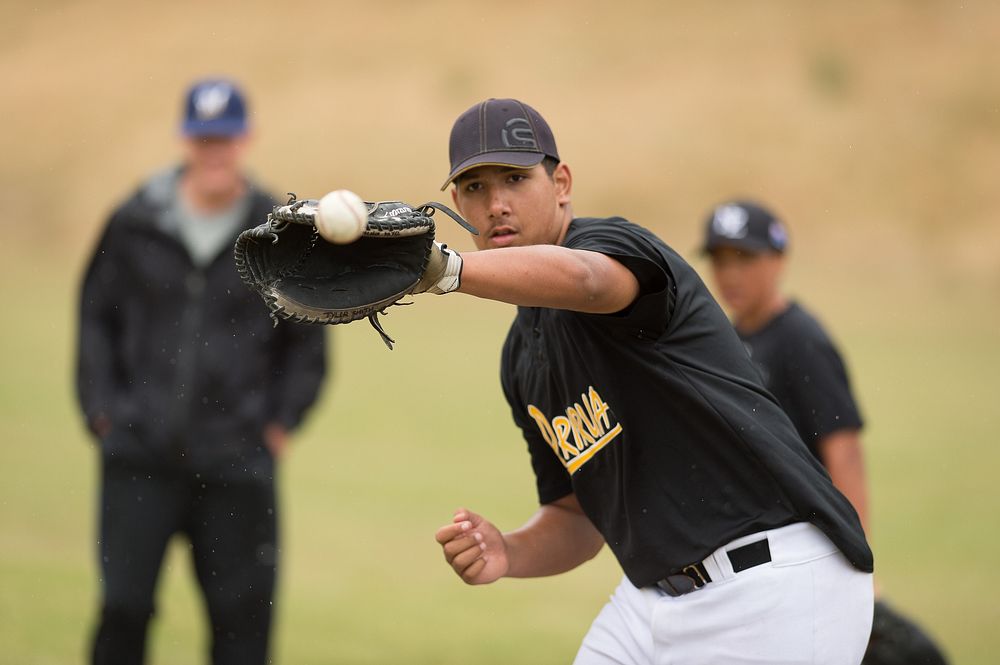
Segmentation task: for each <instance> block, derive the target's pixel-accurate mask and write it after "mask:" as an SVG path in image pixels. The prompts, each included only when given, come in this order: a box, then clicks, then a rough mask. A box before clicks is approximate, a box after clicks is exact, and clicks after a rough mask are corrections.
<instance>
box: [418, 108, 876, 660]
mask: <svg viewBox="0 0 1000 665" xmlns="http://www.w3.org/2000/svg"><path fill="white" fill-rule="evenodd" d="M450 157H451V171H450V173H449V174H448V178H447V180H446V183H445V187H447V186H448V185H449V184H453V185H454V188H453V190H452V197H453V200H454V202H455V205H456V207H457V208H458V210H459V211H460V212H461V213H462V214H463V215H464V216H465V217H466V218H467V219H468V221H469V222H471V223H472V225H473V226H475V227H476V228H477V229H478V231H479V235H478V236H474V242H475V244H476V246H477V248H478V249H479V250H480V251H476V252H469V253H466V254H464V255H459V254H458V253H456V252H454V251H453V250H450V249H447V248H441V247H439V251H440V252H441V254H442V256H443V257H444V260H436V261H433V262H432V265H431V268H430V269H429V270H428V274H427V275H426V276H425V278H424V280H423V282H424V283H422V284H421V285H420V289H419V290H429V291H430V292H432V293H443V292H449V291H453V290H454V291H458V292H461V293H466V294H469V295H472V296H476V297H480V298H488V299H491V300H498V301H502V302H507V303H511V304H514V305H517V306H518V310H517V316H516V318H515V320H514V322H513V324H512V326H511V329H510V331H509V333H508V336H507V340H506V342H505V344H504V347H503V352H502V359H501V379H502V385H503V389H504V393H505V395H506V397H507V400H508V402H509V405H510V408H511V410H512V414H513V417H514V420H515V422H516V423H517V424H518V426H519V427H520V429H521V431H522V433H523V436H524V439H525V441H526V442H527V447H528V452H529V455H530V458H531V463H532V467H533V470H534V473H535V477H536V486H537V491H538V498H539V503H540V506H539V508H538V510H537V512H535V514H534V515H533V516H531V517H530V519H528V520H527V521H526V522H525V523H524V524H523V525H522V526H520V527H519V528H516V529H513V530H509V531H501V530H500V529H499V528H498V527H497V526H496V525H494V524H493V523H491V522H490V521H489V520H488V519H486V518H485V517H483V516H482V515H480V514H478V513H476V512H473V511H472V510H468V509H464V508H463V509H459V510H458V511H457V512H456V513H455V515H454V517H453V519H452V521H451V522H449V523H448V524H446V525H444V526H442V527H441V528H440V529H438V530H437V532H436V540H437V542H438V543H439V544H440V546H441V547H442V550H443V553H444V556H445V559H446V561H447V562H448V564H449V565H450V566H451V567H452V568H453V569H454V571H455V572H456V573H457V574H458V575H459V576H460V577H461V578H462V579H463V580H464V581H465V582H466V583H468V584H487V583H491V582H494V581H496V580H498V579H500V578H503V577H541V576H548V575H555V574H558V573H561V572H564V571H567V570H570V569H572V568H574V567H576V566H578V565H580V564H581V563H583V562H585V561H587V560H588V559H590V558H592V557H593V556H594V555H595V554H597V552H598V551H599V550H600V549H601V547H602V546H603V545H604V544H605V543H607V545H608V547H610V548H611V550H612V552H613V553H614V554H615V556H616V558H617V559H618V561H619V563H620V564H621V566H622V568H623V570H624V577H623V579H622V581H621V583H620V585H619V586H618V588H617V589H616V590H615V592H614V594H613V595H612V596H611V599H610V601H609V602H608V603H607V605H606V606H605V607H604V608H603V609H602V610H601V612H600V613H599V615H598V616H597V618H596V619H595V620H594V622H593V624H592V626H591V627H590V630H589V631H588V632H587V634H586V636H585V637H584V639H583V643H582V645H581V646H580V649H579V652H578V654H577V657H576V662H577V663H579V664H594V663H673V664H688V663H690V664H694V663H698V664H704V663H768V664H774V663H859V662H860V661H861V657H862V654H863V652H864V649H865V644H866V642H867V639H868V634H869V630H870V627H871V618H872V580H871V572H872V555H871V551H870V549H869V548H868V545H867V543H866V541H865V537H864V532H863V530H862V527H861V523H860V521H859V519H858V516H857V513H856V512H855V511H854V509H853V508H852V507H851V504H850V502H849V501H848V500H847V499H846V498H845V497H844V496H843V495H842V494H841V493H840V492H838V491H837V490H836V488H834V486H833V484H832V483H831V482H830V481H829V478H828V476H827V475H826V473H825V472H824V471H823V469H822V466H821V465H820V464H819V462H818V461H817V460H816V458H815V457H814V456H813V455H812V454H811V453H810V452H809V451H808V449H807V448H806V446H805V445H804V444H803V442H802V441H801V439H800V438H799V436H798V434H797V433H796V431H795V428H794V426H793V425H792V423H791V422H790V420H789V419H788V417H787V416H786V415H785V413H784V412H783V411H782V410H781V408H780V407H779V406H778V404H777V403H776V402H775V401H774V399H773V398H772V397H771V396H770V394H769V393H768V392H767V391H766V390H765V389H764V388H763V386H762V385H761V383H760V380H759V378H758V375H757V372H756V370H755V369H754V367H753V365H752V363H751V361H750V359H749V357H748V356H747V354H746V352H745V351H744V349H743V347H742V344H741V342H740V340H739V338H738V337H737V336H736V334H735V332H734V331H733V328H732V326H731V325H730V324H729V322H728V320H727V319H726V317H725V315H724V314H723V312H722V310H721V309H720V308H719V307H718V305H717V304H716V302H715V301H714V300H713V298H712V297H711V295H710V294H709V293H708V290H707V289H706V287H705V286H704V284H703V283H702V282H701V280H700V279H699V278H698V276H697V275H696V273H695V272H694V270H693V269H692V268H691V267H690V266H689V265H688V264H687V263H685V262H684V260H683V259H681V257H680V256H679V255H678V254H677V253H676V252H674V251H673V250H672V249H671V248H670V247H668V246H667V245H666V244H665V243H664V242H663V241H662V240H660V239H659V238H658V237H657V236H655V235H654V234H652V233H651V232H649V231H648V230H646V229H644V228H642V227H640V226H638V225H636V224H633V223H631V222H629V221H626V220H625V219H622V218H620V217H612V218H606V219H600V218H580V217H574V215H573V211H572V206H571V194H572V175H571V171H570V169H569V167H568V166H567V165H566V164H565V163H563V162H562V161H561V160H560V158H559V154H558V151H557V149H556V142H555V139H554V137H553V134H552V131H551V129H550V128H549V125H548V124H547V123H546V122H545V120H544V119H543V118H542V117H541V116H540V115H539V114H538V113H537V112H536V111H535V110H534V109H532V108H531V107H530V106H528V105H527V104H524V103H522V102H519V101H517V100H513V99H489V100H486V101H484V102H482V103H479V104H476V105H475V106H473V107H472V108H470V109H469V110H468V111H466V112H465V113H463V114H462V115H461V116H460V117H459V118H458V119H457V120H456V122H455V124H454V126H453V128H452V132H451V141H450Z"/></svg>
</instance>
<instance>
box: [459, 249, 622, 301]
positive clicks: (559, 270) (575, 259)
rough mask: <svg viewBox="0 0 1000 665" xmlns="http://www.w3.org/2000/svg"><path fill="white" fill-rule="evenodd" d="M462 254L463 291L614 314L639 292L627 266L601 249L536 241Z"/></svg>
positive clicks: (476, 294)
mask: <svg viewBox="0 0 1000 665" xmlns="http://www.w3.org/2000/svg"><path fill="white" fill-rule="evenodd" d="M462 258H463V261H464V264H463V266H462V282H461V286H460V288H459V291H460V292H462V293H467V294H469V295H473V296H477V297H479V298H486V299H489V300H498V301H500V302H506V303H510V304H512V305H519V306H522V307H550V308H553V309H568V310H573V311H577V312H589V313H595V314H609V313H612V312H618V311H621V310H622V309H625V308H626V307H628V306H629V305H630V304H631V303H632V301H634V300H635V298H636V297H637V296H638V293H639V284H638V281H637V280H636V279H635V276H634V275H633V274H632V273H631V272H630V271H629V270H628V268H626V267H625V266H623V265H622V264H620V263H618V262H617V261H615V260H614V259H611V258H609V257H607V256H605V255H603V254H599V253H597V252H589V251H583V250H573V249H568V248H566V247H559V246H555V245H536V246H531V247H508V248H504V249H488V250H481V251H478V252H467V253H465V254H463V255H462Z"/></svg>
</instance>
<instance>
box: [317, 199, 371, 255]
mask: <svg viewBox="0 0 1000 665" xmlns="http://www.w3.org/2000/svg"><path fill="white" fill-rule="evenodd" d="M367 224H368V206H367V205H365V202H364V201H362V200H361V197H360V196H358V195H357V194H355V193H354V192H352V191H350V190H347V189H338V190H336V191H333V192H330V193H329V194H326V195H325V196H324V197H323V198H321V199H320V200H319V206H317V209H316V229H317V230H318V231H319V234H320V235H321V236H323V238H325V239H326V240H328V241H330V242H332V243H334V244H337V245H346V244H348V243H351V242H354V241H355V240H357V239H358V238H360V237H361V234H362V233H363V232H364V230H365V226H366V225H367Z"/></svg>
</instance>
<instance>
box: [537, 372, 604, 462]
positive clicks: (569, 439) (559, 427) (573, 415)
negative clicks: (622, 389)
mask: <svg viewBox="0 0 1000 665" xmlns="http://www.w3.org/2000/svg"><path fill="white" fill-rule="evenodd" d="M528 415H530V416H531V417H532V418H533V419H534V420H535V423H537V424H538V429H539V430H540V431H541V433H542V438H543V439H545V442H546V443H547V444H549V447H550V448H552V452H554V453H555V454H556V457H558V458H559V461H561V462H562V463H563V466H565V467H566V470H567V471H569V473H570V475H573V474H574V473H576V472H577V470H579V468H580V467H581V466H583V465H584V464H586V463H587V461H588V460H589V459H590V458H592V457H593V456H594V455H595V454H597V451H599V450H600V449H601V448H603V447H604V446H606V445H608V444H609V443H611V440H612V439H614V438H615V437H616V436H618V435H619V434H621V433H622V426H621V423H615V424H614V426H612V425H611V419H610V416H609V414H608V405H607V403H606V402H605V401H604V400H602V399H601V396H600V395H599V394H597V391H596V390H594V387H593V386H589V387H588V388H587V392H585V393H583V394H581V395H580V401H579V402H574V403H573V404H572V406H569V407H567V408H566V415H564V416H556V417H555V418H552V419H551V421H550V420H549V419H548V418H547V417H546V416H545V414H544V413H542V411H541V409H539V408H538V407H537V406H535V405H534V404H529V405H528Z"/></svg>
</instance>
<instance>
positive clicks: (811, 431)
mask: <svg viewBox="0 0 1000 665" xmlns="http://www.w3.org/2000/svg"><path fill="white" fill-rule="evenodd" d="M740 339H742V340H743V343H744V344H745V345H746V347H747V350H748V351H749V352H750V356H751V359H752V360H753V362H754V364H755V365H756V366H757V369H758V370H760V373H761V378H763V379H764V385H765V386H766V387H767V389H768V390H769V391H771V394H772V395H774V397H775V398H776V399H777V400H778V403H779V404H781V406H782V407H783V408H784V409H785V412H786V413H787V414H788V415H789V417H790V418H791V419H792V423H794V425H795V429H797V430H798V432H799V436H801V437H802V440H803V441H805V442H806V445H807V446H809V449H810V450H811V451H812V453H813V454H814V455H816V457H817V459H819V450H818V447H817V446H818V444H819V441H820V439H822V438H823V437H824V436H827V435H828V434H831V433H833V432H836V431H838V430H843V429H854V430H857V429H861V427H862V425H863V422H862V420H861V415H860V414H859V413H858V407H857V405H856V404H855V402H854V397H853V396H852V395H851V384H850V380H849V379H848V376H847V369H846V368H845V367H844V362H843V360H841V357H840V354H839V353H838V352H837V347H836V346H834V344H833V342H832V341H831V340H830V338H829V337H828V336H827V334H826V332H824V330H823V327H822V326H820V324H819V322H818V321H817V320H816V319H815V318H814V317H813V316H812V315H811V314H809V312H807V311H806V310H804V309H802V307H800V306H799V305H798V304H797V303H794V302H793V303H791V304H790V305H789V306H788V308H787V309H785V310H784V311H783V312H782V313H780V314H778V315H777V316H776V317H774V318H773V319H771V320H770V321H769V322H768V323H767V325H766V326H764V327H763V328H761V329H760V330H758V331H756V332H754V333H752V334H750V335H742V334H741V335H740Z"/></svg>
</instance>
